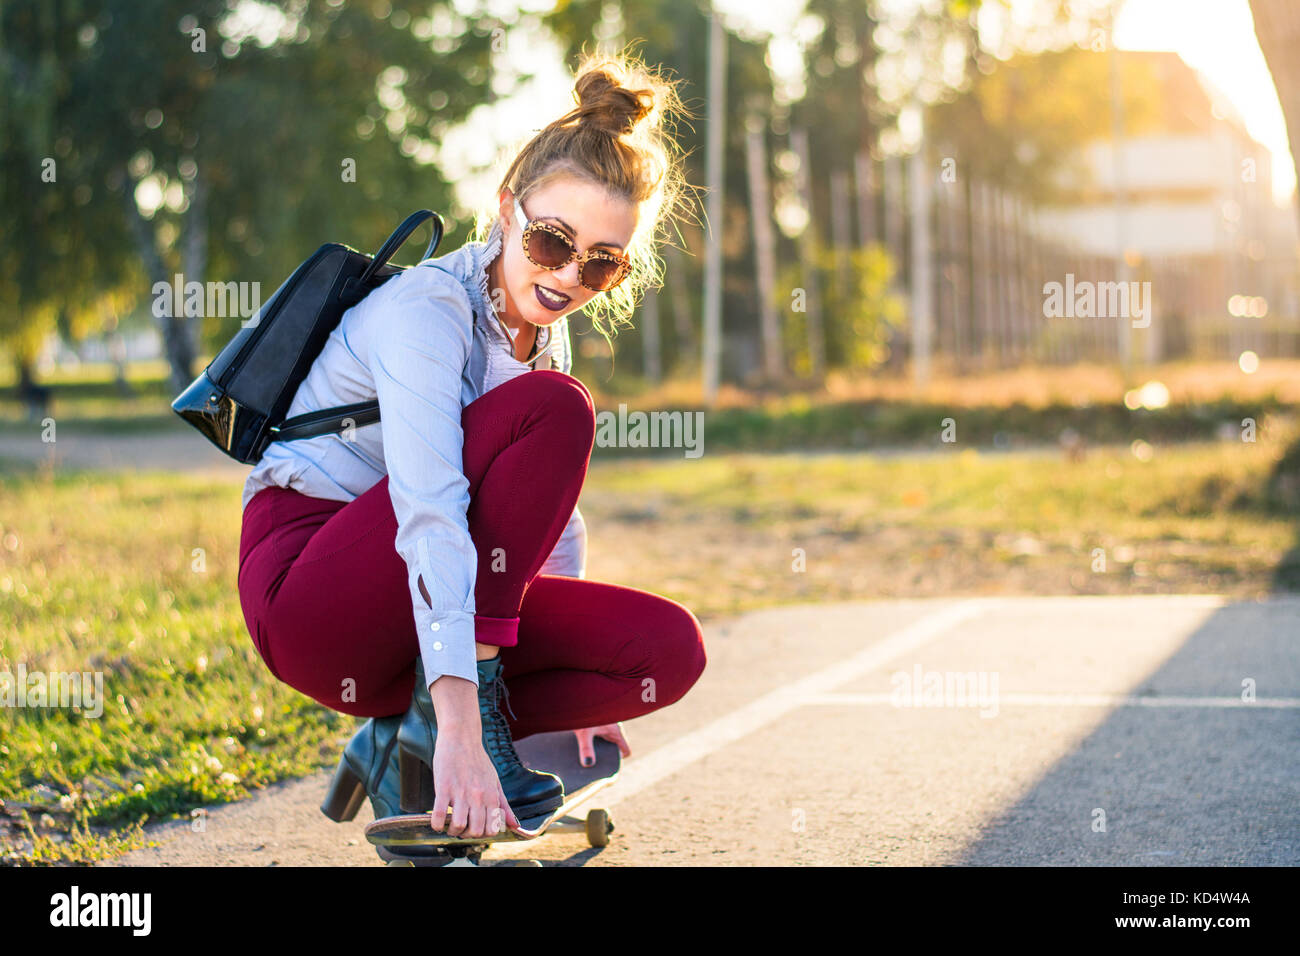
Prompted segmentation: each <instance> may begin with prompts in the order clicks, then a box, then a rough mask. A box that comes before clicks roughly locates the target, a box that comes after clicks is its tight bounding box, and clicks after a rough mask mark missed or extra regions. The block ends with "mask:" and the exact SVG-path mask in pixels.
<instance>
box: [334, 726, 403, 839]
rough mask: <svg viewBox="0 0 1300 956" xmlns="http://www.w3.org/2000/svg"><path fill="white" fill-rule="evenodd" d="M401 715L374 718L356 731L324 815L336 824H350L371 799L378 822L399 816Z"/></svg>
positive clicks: (341, 759)
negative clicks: (398, 748)
mask: <svg viewBox="0 0 1300 956" xmlns="http://www.w3.org/2000/svg"><path fill="white" fill-rule="evenodd" d="M401 722H402V718H401V715H400V714H399V715H395V716H392V717H372V718H371V719H370V720H367V721H366V722H365V723H364V724H362V725H361V726H360V728H358V729H357V732H356V733H355V734H354V735H353V737H352V739H351V740H349V741H348V745H347V746H346V747H345V748H344V749H343V756H342V757H340V758H339V765H338V769H337V770H335V771H334V779H333V780H331V781H330V787H329V790H328V792H327V793H326V794H325V802H324V803H322V804H321V805H320V808H321V812H322V813H324V814H325V816H327V817H329V818H330V819H331V820H334V821H335V822H337V823H342V822H344V821H345V820H351V819H352V818H353V817H355V816H356V815H357V810H359V809H360V808H361V801H362V800H363V799H365V798H366V796H369V797H370V806H371V808H372V809H373V810H374V812H375V819H376V820H379V819H382V818H383V817H391V816H396V815H397V814H398V813H399V812H400V810H399V808H398V795H399V793H398V783H399V779H400V777H399V769H398V762H397V728H398V725H399V724H401Z"/></svg>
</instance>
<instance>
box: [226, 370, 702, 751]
mask: <svg viewBox="0 0 1300 956" xmlns="http://www.w3.org/2000/svg"><path fill="white" fill-rule="evenodd" d="M462 424H463V426H464V432H465V442H464V448H463V465H464V473H465V477H466V478H467V479H468V481H469V492H470V504H469V510H468V514H467V518H468V522H469V531H470V536H471V537H472V538H473V540H474V544H475V547H476V550H477V551H478V558H479V562H478V573H477V577H476V581H475V590H474V601H475V610H476V612H477V614H478V615H481V616H482V617H484V618H491V619H493V620H491V621H488V622H484V626H483V628H482V631H481V632H479V633H478V634H476V639H477V640H479V641H480V642H481V643H485V644H488V643H491V644H498V645H500V646H501V661H502V667H503V672H502V676H503V677H504V679H505V682H506V686H507V688H508V690H509V692H510V711H513V713H514V715H515V716H514V718H513V719H512V718H511V717H510V714H509V713H507V714H506V716H507V719H508V720H509V721H510V729H511V733H512V734H513V735H514V737H515V739H516V740H519V739H522V738H524V737H527V736H528V735H530V734H535V733H541V732H544V731H554V730H575V729H578V728H583V727H594V726H597V725H600V724H609V723H614V722H616V721H620V720H627V719H629V718H632V717H638V716H641V715H642V714H646V713H649V712H651V711H653V710H657V709H658V708H660V707H664V706H667V705H668V704H671V703H673V702H675V701H677V700H679V699H680V698H681V697H682V696H683V695H684V694H685V693H686V692H687V690H689V689H690V688H691V686H692V685H693V684H694V683H695V681H696V680H697V679H698V678H699V676H700V674H701V673H702V672H703V670H704V665H705V655H704V644H703V639H702V635H701V632H700V625H699V621H697V620H696V618H695V615H694V614H692V613H691V612H690V611H689V610H688V609H687V608H686V607H684V606H683V605H681V604H679V603H677V602H676V601H672V600H669V599H668V598H665V597H660V596H659V595H657V594H652V593H650V592H648V591H642V590H639V589H637V588H631V587H621V586H619V585H615V584H602V583H600V582H598V581H587V580H581V579H578V578H569V577H561V576H559V575H549V574H538V573H537V572H538V569H540V568H541V566H542V564H543V563H544V562H545V560H546V558H547V556H548V555H549V554H550V553H551V550H552V549H553V548H554V547H555V543H556V541H558V540H559V537H560V534H561V532H562V531H563V530H564V525H565V523H566V522H567V520H568V518H569V515H570V514H571V513H572V511H573V507H574V505H575V503H576V502H577V500H578V494H579V492H580V491H581V489H582V483H583V480H584V479H585V477H586V473H587V463H588V460H589V459H590V455H591V447H592V442H593V440H594V434H595V412H594V408H593V405H592V400H591V395H590V394H589V393H588V392H587V389H586V388H585V387H584V386H583V385H582V383H581V382H579V381H578V380H577V379H575V378H573V377H571V376H569V375H565V374H564V373H562V372H557V371H552V370H549V369H545V370H537V371H533V372H527V373H525V374H523V375H520V376H518V377H516V378H513V379H511V380H510V381H508V382H504V383H502V384H501V385H498V386H497V387H495V388H493V389H491V390H490V391H488V392H487V393H486V394H485V395H483V396H481V397H480V398H478V399H477V400H476V401H474V402H471V403H470V404H469V405H468V406H466V407H465V409H464V410H463V413H462ZM396 536H397V519H396V518H395V517H394V515H393V504H392V500H391V499H390V498H389V495H388V478H387V477H385V478H383V479H381V480H380V481H379V482H378V483H377V484H376V485H374V487H372V488H370V489H369V490H368V491H366V492H365V493H364V494H362V495H360V496H359V497H357V498H356V499H354V500H353V501H350V502H342V501H328V500H324V499H319V498H311V497H308V496H307V495H303V494H301V493H299V492H297V491H294V490H292V489H288V488H264V489H263V490H261V491H259V492H258V493H257V494H256V495H254V496H253V498H252V500H251V501H249V503H248V507H247V508H246V509H245V510H244V518H243V532H242V535H241V537H240V545H239V596H240V601H241V603H242V605H243V610H244V618H245V620H246V622H247V624H248V630H249V633H250V634H251V635H252V637H253V641H254V643H255V644H256V646H257V649H258V652H259V653H260V654H261V655H262V659H263V660H264V661H265V662H266V666H267V667H268V668H269V669H270V671H271V673H272V674H274V675H275V677H276V678H277V679H279V680H281V681H283V682H284V683H286V684H288V685H290V686H291V687H293V688H295V689H296V690H299V691H301V692H302V693H304V694H306V695H307V696H309V697H312V698H314V699H315V700H317V701H319V702H320V703H322V704H324V705H325V706H327V707H330V708H333V709H334V710H339V711H342V712H344V713H349V714H355V715H357V716H362V717H383V716H388V715H391V714H400V713H402V712H404V711H405V710H406V709H407V707H408V705H409V704H410V702H411V693H412V691H413V689H414V687H415V662H416V659H417V658H418V657H419V653H420V651H419V643H418V641H417V639H416V634H415V617H414V612H413V610H412V607H411V594H410V591H409V589H408V587H407V568H406V564H405V562H404V561H403V560H402V558H401V556H400V555H398V553H397V551H396V549H395V546H394V542H395V541H396ZM501 547H504V548H505V551H506V553H507V554H509V555H510V560H509V561H508V562H507V571H499V570H497V571H494V570H493V569H492V553H493V550H494V549H496V548H501ZM522 558H528V559H527V560H523V559H522ZM503 618H504V619H515V618H517V619H518V628H517V631H515V633H514V634H513V635H512V634H511V633H510V631H511V630H512V629H511V628H509V627H506V628H502V627H501V623H502V622H501V619H503ZM478 623H479V622H478V621H477V620H476V631H478V630H479V628H478V627H477V625H478ZM512 637H513V638H514V640H513V643H512V642H511V641H512ZM347 680H351V681H353V682H354V686H355V701H351V700H341V697H342V696H343V695H342V694H341V688H343V687H344V686H345V685H344V682H345V681H347Z"/></svg>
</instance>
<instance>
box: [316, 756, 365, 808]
mask: <svg viewBox="0 0 1300 956" xmlns="http://www.w3.org/2000/svg"><path fill="white" fill-rule="evenodd" d="M365 798H366V785H365V784H364V783H363V782H362V780H361V778H360V777H359V776H357V774H356V773H355V772H354V771H353V769H352V768H351V767H350V766H348V762H347V761H346V760H344V759H342V758H340V759H339V766H338V769H337V770H335V771H334V779H333V780H331V781H330V788H329V791H328V792H327V793H326V794H325V802H324V803H322V804H321V805H320V809H321V813H323V814H325V816H327V817H329V818H330V819H331V820H333V821H334V822H335V823H344V822H346V821H348V820H351V819H352V818H353V817H355V816H356V815H357V811H358V810H359V809H361V801H362V800H364V799H365Z"/></svg>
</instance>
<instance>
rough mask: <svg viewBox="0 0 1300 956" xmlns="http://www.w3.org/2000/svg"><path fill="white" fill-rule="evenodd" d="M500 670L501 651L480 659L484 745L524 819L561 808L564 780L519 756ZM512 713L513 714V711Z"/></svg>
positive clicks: (508, 692)
mask: <svg viewBox="0 0 1300 956" xmlns="http://www.w3.org/2000/svg"><path fill="white" fill-rule="evenodd" d="M501 671H502V665H501V657H500V655H497V656H496V657H494V658H492V659H491V660H486V661H479V662H478V713H479V719H480V721H482V723H483V749H484V750H486V751H487V755H488V756H489V757H491V758H492V765H493V766H494V767H496V768H497V776H498V777H500V778H501V789H502V790H504V791H505V794H506V801H507V802H508V803H509V804H510V809H511V810H513V811H514V812H515V816H517V817H518V818H519V819H520V820H523V819H524V818H525V817H537V816H541V815H542V814H545V813H550V812H551V811H552V810H558V809H559V807H560V804H562V803H563V802H564V784H563V783H562V782H561V781H560V778H559V777H557V776H555V775H554V774H550V773H543V772H541V771H538V770H529V769H528V768H527V767H525V766H524V764H523V761H522V760H520V759H519V754H518V753H517V752H516V751H515V744H514V740H513V738H511V736H510V726H509V724H507V723H506V718H505V715H504V714H502V713H501V707H500V701H501V697H502V696H503V695H504V696H505V699H506V707H507V708H508V707H509V706H510V691H509V690H507V689H506V682H505V681H504V680H503V679H502V677H501ZM510 716H512V717H513V716H514V711H511V713H510Z"/></svg>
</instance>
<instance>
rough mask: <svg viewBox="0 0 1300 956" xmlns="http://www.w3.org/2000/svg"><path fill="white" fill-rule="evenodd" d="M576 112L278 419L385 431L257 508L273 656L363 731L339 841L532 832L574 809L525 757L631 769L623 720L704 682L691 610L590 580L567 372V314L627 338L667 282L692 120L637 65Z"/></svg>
mask: <svg viewBox="0 0 1300 956" xmlns="http://www.w3.org/2000/svg"><path fill="white" fill-rule="evenodd" d="M575 98H576V99H577V102H578V106H577V108H576V109H574V110H572V111H571V112H569V113H568V114H566V115H565V116H563V117H561V118H560V119H558V120H556V121H555V122H553V123H551V124H550V125H549V126H547V127H546V128H545V129H543V130H542V131H541V132H540V133H539V134H538V135H536V136H535V137H533V138H532V140H530V141H529V142H528V144H527V145H526V146H525V147H524V148H523V149H522V151H521V152H520V153H519V155H518V156H517V157H516V158H515V160H514V162H513V163H512V164H511V166H510V168H509V171H508V172H507V173H506V175H505V177H504V179H503V181H502V183H501V188H500V189H499V190H498V198H499V200H500V205H499V208H498V209H497V210H496V215H495V216H494V217H493V221H492V223H491V229H490V231H489V232H488V234H487V235H486V238H485V239H483V240H482V241H471V242H469V243H467V244H466V245H464V246H462V247H461V248H460V249H458V250H456V251H454V252H452V253H450V254H448V255H444V256H441V257H439V258H437V259H431V260H427V261H425V262H422V263H420V265H418V266H416V267H414V268H411V269H408V270H405V271H403V272H402V273H399V274H398V275H397V276H395V277H394V278H393V279H391V280H389V281H388V282H386V283H384V284H383V285H382V286H380V287H379V288H378V289H376V290H375V291H374V292H372V293H371V294H370V295H369V296H367V297H366V298H365V299H363V300H362V301H361V302H360V303H359V304H358V305H356V306H355V307H353V308H352V309H349V310H348V311H347V312H346V313H345V314H344V316H343V318H342V320H341V321H340V323H339V326H338V328H337V329H335V331H334V332H333V333H332V334H331V336H330V338H329V339H328V341H327V343H326V345H325V347H324V349H323V350H322V352H321V354H320V356H319V357H318V358H317V360H316V361H315V363H314V364H313V366H312V368H311V370H310V372H309V373H308V375H307V377H306V379H305V380H304V381H303V383H302V385H301V386H300V387H299V389H298V391H297V393H296V395H295V397H294V401H293V404H292V405H291V406H290V408H289V410H288V413H287V414H288V415H289V416H293V415H297V414H300V413H302V412H307V411H312V410H314V409H318V408H324V407H329V406H335V405H346V404H350V403H353V402H360V401H365V400H368V399H374V398H378V400H379V405H380V415H381V420H380V421H379V422H377V423H374V424H371V425H368V426H365V427H361V428H355V429H350V430H347V431H345V432H344V433H342V434H339V435H325V436H320V437H317V438H311V439H302V440H298V441H292V442H282V443H277V444H273V445H271V446H270V448H269V449H268V450H267V452H266V454H265V456H264V457H263V458H262V460H261V461H260V462H259V463H258V464H257V466H256V467H255V468H254V469H253V471H252V473H251V474H250V475H249V477H248V481H247V484H246V485H245V488H244V496H243V503H244V519H243V532H242V536H241V541H240V567H239V591H240V599H241V602H242V605H243V609H244V615H245V618H246V620H247V623H248V627H249V632H250V634H251V635H252V637H253V640H254V642H255V644H256V645H257V648H258V651H259V653H261V655H262V657H263V660H264V661H265V662H266V665H267V667H268V668H269V669H270V670H271V672H272V673H273V674H274V675H275V676H276V678H277V679H279V680H281V681H284V682H285V683H287V684H289V685H290V686H292V687H294V688H296V689H297V690H299V691H301V692H302V693H304V694H307V695H308V696H310V697H312V698H314V699H316V700H318V701H320V702H321V703H322V704H325V705H326V706H328V707H331V708H333V709H335V710H338V711H342V712H343V713H348V714H356V715H358V716H364V717H369V718H371V719H370V720H369V721H367V722H366V723H365V724H364V725H362V727H361V729H360V730H359V731H358V732H357V734H356V736H354V737H353V739H352V740H351V741H350V742H349V743H348V745H347V747H346V748H345V750H344V753H343V757H342V759H341V760H340V762H339V766H338V770H337V771H336V773H335V775H334V780H333V782H332V783H331V786H330V791H329V793H328V795H327V797H326V800H325V803H324V804H323V805H322V809H323V810H324V811H325V812H326V813H327V814H328V815H329V816H331V817H332V818H333V819H336V820H348V819H351V818H352V817H353V816H354V815H355V813H356V811H357V808H358V806H359V804H360V801H361V800H362V799H363V797H364V796H366V795H368V796H369V797H370V799H371V803H372V806H373V808H374V812H375V817H376V818H377V819H378V818H380V817H385V816H392V815H394V814H397V813H402V812H413V813H419V812H431V825H432V827H433V829H435V830H441V829H443V827H444V825H445V827H446V832H447V833H448V834H451V835H456V836H471V837H473V836H482V835H485V834H487V833H491V832H499V831H500V829H501V828H502V826H503V825H509V826H512V827H517V826H519V819H520V818H521V817H528V816H534V815H537V814H540V813H546V812H548V811H550V810H553V809H555V808H557V807H558V806H559V805H560V803H561V800H562V796H563V793H562V787H561V784H560V782H559V780H558V779H557V778H556V777H554V776H552V775H551V774H547V773H542V772H539V771H533V770H530V769H528V768H526V767H524V766H523V765H522V763H521V762H520V760H519V757H518V754H517V753H516V752H515V750H514V746H513V741H514V740H517V739H521V738H523V737H526V736H528V735H529V734H534V733H539V732H543V731H557V730H574V731H575V732H576V734H577V736H578V742H579V747H580V751H581V752H582V754H583V756H584V759H585V758H588V757H589V755H590V754H591V752H592V740H593V738H594V736H596V735H600V736H602V737H605V738H607V739H610V740H613V741H615V742H616V743H618V744H619V746H620V748H621V749H622V751H623V753H624V755H627V754H628V753H630V751H629V748H628V745H627V742H626V740H625V739H624V738H623V735H622V733H621V729H620V727H619V725H618V722H619V721H621V720H626V719H628V718H631V717H637V716H640V715H642V714H646V713H649V712H651V711H653V710H656V709H658V708H660V707H664V706H667V705H668V704H671V703H673V702H675V701H677V700H678V699H680V698H681V697H682V695H684V694H685V693H686V691H687V690H689V689H690V687H691V686H692V685H693V684H694V683H695V681H696V680H697V679H698V678H699V676H700V674H701V672H702V671H703V669H704V665H705V655H704V648H703V642H702V637H701V633H700V626H699V622H698V621H697V620H696V618H695V616H694V615H693V614H692V613H691V612H690V611H689V610H688V609H686V608H685V607H683V606H682V605H681V604H678V603H677V602H675V601H671V600H669V599H667V598H664V597H660V596H658V595H655V594H651V593H649V592H647V591H642V590H638V589H636V588H629V587H619V586H617V585H612V584H602V583H598V582H594V581H587V580H584V579H583V575H584V572H585V558H586V527H585V524H584V522H583V518H582V515H581V514H580V512H579V511H578V508H577V501H578V495H579V492H580V491H581V489H582V483H583V480H584V478H585V476H586V470H587V464H588V461H589V458H590V454H591V448H592V443H593V440H594V434H595V415H594V409H593V405H592V399H591V396H590V394H589V393H588V391H587V389H586V388H585V387H584V386H583V385H582V384H581V383H580V382H579V381H578V380H577V379H575V378H573V377H572V376H571V375H570V374H569V371H570V368H571V357H570V345H569V333H568V323H567V316H568V315H569V314H571V313H573V312H576V311H577V310H579V309H582V308H584V307H585V306H588V305H590V306H591V308H590V309H589V310H588V314H589V315H591V316H592V318H593V321H595V320H596V318H597V317H598V316H601V315H603V316H605V317H607V318H612V320H613V322H614V327H615V328H616V327H617V322H618V321H620V320H623V319H625V317H626V315H627V314H628V313H629V312H630V311H631V305H632V294H633V291H634V287H636V286H638V285H640V286H644V285H645V284H647V283H648V282H649V281H653V280H656V279H657V278H658V276H657V274H656V272H657V266H656V262H657V260H656V258H655V256H654V249H653V246H654V241H655V233H656V230H657V229H658V228H659V227H660V226H661V225H662V224H663V223H664V221H665V219H666V217H667V216H668V215H669V214H671V213H672V212H673V210H674V207H675V205H676V203H677V201H678V199H679V197H680V195H681V192H680V190H681V185H682V184H681V179H680V171H679V168H678V167H677V165H676V164H675V163H674V162H673V161H672V153H671V149H672V143H671V140H669V139H668V138H667V137H665V136H664V135H663V133H662V122H661V118H662V116H663V115H664V114H665V113H666V112H667V111H668V110H669V109H675V108H678V107H679V106H680V101H678V100H677V98H676V94H675V92H674V90H673V87H672V85H671V83H668V82H665V81H664V80H662V79H661V78H659V77H658V76H656V75H655V74H653V73H651V72H649V71H647V70H646V69H645V68H644V67H643V66H641V65H640V64H633V63H632V62H631V61H629V60H626V59H624V58H621V57H616V58H604V59H599V60H593V59H588V60H587V61H586V62H585V65H584V66H583V67H582V68H581V69H580V70H579V74H578V76H577V80H576V86H575ZM485 226H486V223H481V224H480V227H479V230H478V233H477V234H479V235H481V234H482V233H483V231H484V227H485ZM629 279H630V280H631V281H628V280H629ZM597 327H599V323H597ZM603 331H604V330H603V329H602V332H603ZM525 373H529V374H525ZM503 693H505V694H507V695H508V697H507V700H506V713H503V712H502V709H501V703H502V701H501V696H502V694H503ZM506 714H509V719H507V717H506ZM448 808H450V811H451V815H450V818H449V819H448V818H447V811H448Z"/></svg>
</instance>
